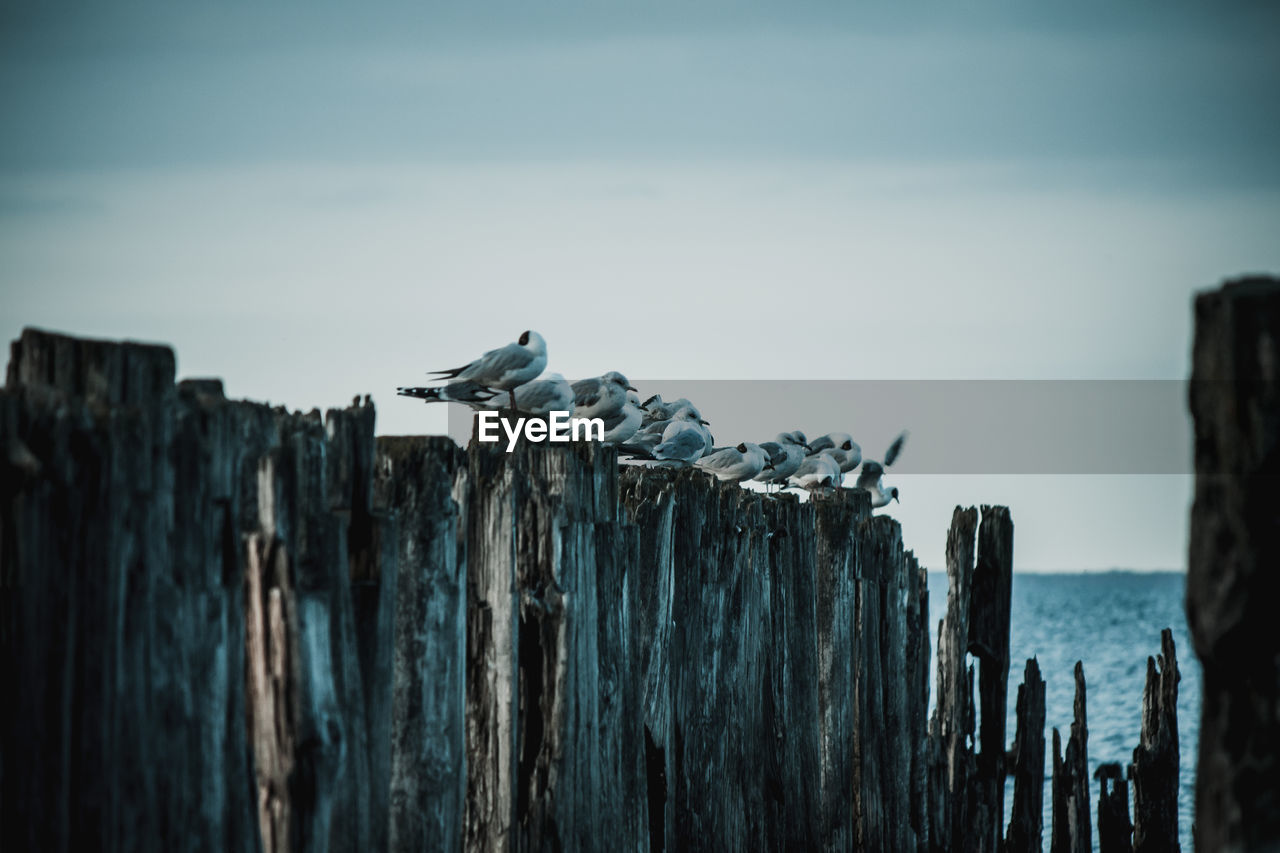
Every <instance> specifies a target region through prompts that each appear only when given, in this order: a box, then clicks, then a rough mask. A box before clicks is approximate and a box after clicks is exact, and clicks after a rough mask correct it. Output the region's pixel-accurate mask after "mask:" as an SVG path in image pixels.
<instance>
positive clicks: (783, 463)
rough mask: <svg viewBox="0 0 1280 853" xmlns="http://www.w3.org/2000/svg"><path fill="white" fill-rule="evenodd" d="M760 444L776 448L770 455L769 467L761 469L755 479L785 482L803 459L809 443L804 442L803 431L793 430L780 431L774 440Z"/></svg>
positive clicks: (767, 481) (765, 481)
mask: <svg viewBox="0 0 1280 853" xmlns="http://www.w3.org/2000/svg"><path fill="white" fill-rule="evenodd" d="M760 446H761V447H762V448H771V449H772V448H777V450H776V452H774V453H772V454H771V455H770V458H769V467H767V468H765V470H763V471H761V472H760V473H759V474H758V475H757V476H756V479H757V480H759V481H761V482H764V483H780V484H785V483H786V482H787V478H788V477H790V476H791V475H792V474H794V473H795V472H796V469H798V468H799V467H800V463H801V462H803V461H804V457H805V451H806V450H808V449H809V446H810V445H808V444H806V443H805V437H804V433H802V432H800V430H795V431H794V432H780V433H778V440H777V441H776V442H774V441H767V442H765V443H764V444H762V445H760Z"/></svg>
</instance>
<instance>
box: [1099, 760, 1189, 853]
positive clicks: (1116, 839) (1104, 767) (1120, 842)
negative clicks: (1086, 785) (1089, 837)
mask: <svg viewBox="0 0 1280 853" xmlns="http://www.w3.org/2000/svg"><path fill="white" fill-rule="evenodd" d="M1093 778H1095V779H1097V780H1098V850H1099V853H1129V851H1130V850H1132V849H1133V843H1132V839H1133V824H1132V823H1130V822H1129V783H1128V782H1127V781H1125V778H1124V770H1123V769H1122V768H1121V767H1120V762H1118V761H1112V762H1109V763H1107V764H1100V765H1098V770H1097V772H1095V773H1094V774H1093ZM1168 849H1170V850H1176V849H1177V847H1176V846H1175V847H1171V848H1168Z"/></svg>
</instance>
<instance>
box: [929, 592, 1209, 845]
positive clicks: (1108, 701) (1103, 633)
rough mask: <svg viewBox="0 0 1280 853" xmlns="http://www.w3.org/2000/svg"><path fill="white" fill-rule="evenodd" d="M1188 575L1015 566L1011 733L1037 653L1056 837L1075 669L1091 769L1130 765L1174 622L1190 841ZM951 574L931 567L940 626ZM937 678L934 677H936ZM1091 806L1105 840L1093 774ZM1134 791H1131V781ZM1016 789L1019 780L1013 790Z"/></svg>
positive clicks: (1193, 690)
mask: <svg viewBox="0 0 1280 853" xmlns="http://www.w3.org/2000/svg"><path fill="white" fill-rule="evenodd" d="M1185 580H1186V576H1185V575H1184V574H1181V573H1164V572H1161V573H1143V572H1105V573H1089V574H1030V573H1015V574H1014V580H1013V600H1012V625H1011V626H1010V644H1011V652H1012V657H1011V660H1012V663H1011V664H1010V667H1009V703H1008V722H1007V723H1006V726H1007V737H1006V741H1010V742H1011V741H1012V740H1013V734H1014V731H1015V726H1016V720H1015V718H1014V705H1015V702H1016V700H1017V695H1018V685H1019V684H1020V683H1021V681H1022V673H1023V665H1024V662H1025V661H1026V659H1027V658H1029V657H1033V656H1034V657H1036V658H1037V659H1038V662H1039V664H1040V674H1041V677H1043V678H1044V680H1045V705H1046V707H1045V718H1046V720H1045V721H1046V730H1045V771H1046V774H1045V775H1046V780H1045V795H1046V799H1045V830H1046V833H1045V841H1046V849H1048V848H1047V841H1048V826H1049V821H1050V811H1049V802H1048V794H1049V781H1048V775H1049V772H1050V770H1051V767H1052V749H1053V741H1052V733H1051V729H1052V728H1053V727H1057V728H1058V730H1059V733H1060V734H1061V735H1062V741H1063V749H1064V750H1065V748H1066V740H1067V736H1068V734H1069V733H1070V729H1071V719H1072V702H1073V699H1074V690H1075V685H1074V682H1073V679H1072V668H1073V667H1074V666H1075V662H1076V661H1077V660H1080V661H1083V663H1084V677H1085V685H1086V698H1087V704H1086V710H1087V715H1088V716H1087V721H1088V728H1089V741H1088V752H1089V769H1090V776H1091V777H1092V773H1093V771H1094V770H1096V769H1097V767H1098V765H1099V764H1102V763H1106V762H1111V761H1118V762H1120V763H1121V764H1122V765H1123V766H1128V764H1129V763H1130V762H1132V761H1133V749H1134V747H1135V746H1137V745H1138V734H1139V732H1140V731H1141V728H1142V689H1143V685H1144V683H1145V681H1146V671H1147V657H1148V656H1149V655H1151V656H1154V655H1156V654H1158V653H1159V651H1160V630H1161V629H1162V628H1172V629H1173V639H1174V643H1175V644H1176V645H1177V655H1178V667H1179V669H1180V670H1181V672H1182V680H1181V682H1180V683H1179V685H1178V741H1179V749H1180V753H1181V754H1180V765H1181V777H1180V792H1179V803H1178V805H1179V819H1178V831H1179V834H1180V835H1181V836H1182V848H1183V850H1190V849H1191V813H1192V785H1193V781H1194V771H1195V755H1196V727H1197V726H1198V725H1199V719H1200V665H1199V663H1198V662H1197V660H1196V658H1195V654H1194V653H1193V652H1192V650H1191V645H1190V642H1189V639H1188V637H1187V626H1186V617H1185V615H1184V612H1183V592H1184V584H1185ZM946 595H947V577H946V575H945V574H943V573H940V572H930V574H929V599H930V601H929V618H930V620H931V622H932V623H933V625H934V629H933V630H934V636H933V640H932V641H933V644H934V651H935V653H936V650H937V623H938V620H939V619H941V618H942V615H943V614H944V613H945V612H946V609H945V608H946ZM933 684H934V685H936V681H934V682H933ZM1089 790H1090V795H1091V801H1092V803H1093V805H1092V807H1091V813H1092V814H1093V815H1094V818H1095V829H1094V838H1093V841H1094V846H1095V848H1096V847H1097V842H1098V838H1097V829H1096V814H1097V799H1098V783H1097V782H1095V781H1093V779H1092V778H1090V783H1089ZM1130 796H1132V790H1130ZM1011 797H1012V786H1010V790H1009V792H1008V793H1007V794H1006V807H1007V805H1008V803H1007V801H1008V799H1009V798H1011Z"/></svg>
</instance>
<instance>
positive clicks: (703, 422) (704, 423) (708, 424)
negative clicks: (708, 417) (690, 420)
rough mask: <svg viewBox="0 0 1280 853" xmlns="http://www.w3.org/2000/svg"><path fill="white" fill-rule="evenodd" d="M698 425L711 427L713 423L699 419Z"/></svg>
mask: <svg viewBox="0 0 1280 853" xmlns="http://www.w3.org/2000/svg"><path fill="white" fill-rule="evenodd" d="M698 423H700V424H702V425H703V426H710V425H711V421H704V420H703V419H702V418H698Z"/></svg>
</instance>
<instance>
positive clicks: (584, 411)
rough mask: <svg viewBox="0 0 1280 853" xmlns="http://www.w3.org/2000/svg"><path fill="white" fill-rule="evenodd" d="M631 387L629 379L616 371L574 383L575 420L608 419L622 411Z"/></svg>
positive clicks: (631, 389) (632, 389)
mask: <svg viewBox="0 0 1280 853" xmlns="http://www.w3.org/2000/svg"><path fill="white" fill-rule="evenodd" d="M634 390H636V389H634V388H632V387H631V383H630V382H628V381H627V377H625V376H623V375H622V374H621V373H619V372H618V371H616V370H611V371H609V372H608V373H606V374H604V375H603V376H594V377H592V378H591V379H579V380H578V381H577V382H575V383H573V403H574V405H573V416H574V417H575V418H607V417H610V416H612V415H616V414H617V413H618V412H620V411H622V407H623V406H624V405H626V403H627V392H628V391H634Z"/></svg>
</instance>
